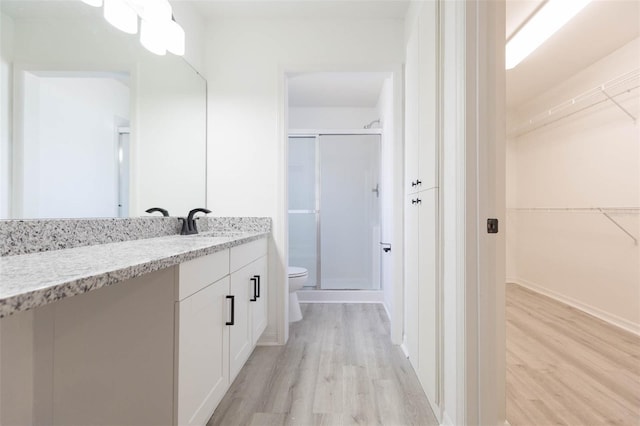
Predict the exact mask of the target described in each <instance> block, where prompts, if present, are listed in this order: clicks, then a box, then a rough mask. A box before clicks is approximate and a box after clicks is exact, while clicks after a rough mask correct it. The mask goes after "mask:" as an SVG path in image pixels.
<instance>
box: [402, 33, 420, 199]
mask: <svg viewBox="0 0 640 426" xmlns="http://www.w3.org/2000/svg"><path fill="white" fill-rule="evenodd" d="M419 48H420V45H419V38H418V32H417V31H413V32H412V34H411V37H410V38H409V41H408V42H407V63H406V65H405V70H404V73H405V74H404V75H405V77H404V78H405V80H404V87H405V113H404V117H405V118H404V120H405V121H404V129H405V130H404V132H405V133H404V134H405V136H404V139H405V148H404V149H405V156H404V158H405V177H404V180H405V193H406V194H410V193H414V192H417V191H418V189H419V188H420V186H419V185H417V183H416V181H417V180H418V179H419V178H420V176H419V173H418V126H419V124H418V123H419V122H420V113H419V111H418V108H419V97H418V93H419V89H418V80H419V73H420V71H419V66H418V65H419V57H420V50H419Z"/></svg>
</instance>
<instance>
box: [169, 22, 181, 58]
mask: <svg viewBox="0 0 640 426" xmlns="http://www.w3.org/2000/svg"><path fill="white" fill-rule="evenodd" d="M165 34H166V41H167V50H168V51H169V52H171V53H173V54H174V55H178V56H183V55H184V44H185V43H184V42H185V40H184V30H183V29H182V27H181V26H180V24H178V23H177V22H176V21H174V20H173V19H172V20H171V21H169V23H168V24H166V25H165Z"/></svg>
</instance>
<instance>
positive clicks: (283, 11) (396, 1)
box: [189, 0, 409, 19]
mask: <svg viewBox="0 0 640 426" xmlns="http://www.w3.org/2000/svg"><path fill="white" fill-rule="evenodd" d="M189 1H190V3H191V4H192V5H193V6H194V7H195V8H196V10H197V11H198V12H199V13H200V14H201V15H202V16H205V17H207V18H259V19H287V18H292V19H308V18H319V19H325V18H339V19H340V18H345V19H353V18H356V19H357V18H362V19H404V16H405V14H406V12H407V8H408V6H409V1H408V0H373V1H372V0H189Z"/></svg>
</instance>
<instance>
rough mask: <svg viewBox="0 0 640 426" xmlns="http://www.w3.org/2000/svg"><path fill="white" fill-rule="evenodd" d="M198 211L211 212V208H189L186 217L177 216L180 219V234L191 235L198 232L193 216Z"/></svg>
mask: <svg viewBox="0 0 640 426" xmlns="http://www.w3.org/2000/svg"><path fill="white" fill-rule="evenodd" d="M198 212H202V213H211V210H209V209H205V208H202V207H200V208H197V209H193V210H191V211H190V212H189V215H188V216H187V218H186V219H185V218H184V217H179V218H178V219H180V220H181V221H182V230H181V231H180V235H193V234H197V233H198V228H197V227H196V220H195V219H194V218H193V217H194V216H195V214H196V213H198Z"/></svg>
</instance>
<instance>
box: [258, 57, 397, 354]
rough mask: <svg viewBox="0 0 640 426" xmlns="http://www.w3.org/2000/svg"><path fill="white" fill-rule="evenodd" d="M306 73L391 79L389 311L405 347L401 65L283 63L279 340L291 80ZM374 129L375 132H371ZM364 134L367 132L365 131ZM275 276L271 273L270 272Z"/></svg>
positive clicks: (283, 322) (283, 325)
mask: <svg viewBox="0 0 640 426" xmlns="http://www.w3.org/2000/svg"><path fill="white" fill-rule="evenodd" d="M305 72H386V73H389V74H390V75H391V76H392V79H393V80H392V83H393V100H392V102H393V118H394V122H395V123H396V124H395V126H394V130H393V140H394V147H393V163H392V167H393V173H392V174H393V179H392V181H393V182H392V185H393V196H392V200H393V201H392V210H393V213H392V219H391V223H392V224H393V225H392V228H393V239H392V241H391V244H392V246H393V250H392V252H391V254H392V259H391V263H392V265H393V266H392V267H393V280H392V281H393V288H392V294H393V307H392V309H391V310H390V312H389V311H388V314H389V320H390V323H391V324H390V325H391V342H392V343H393V344H396V345H400V344H402V332H403V321H404V297H403V292H404V285H403V277H404V264H403V259H404V250H403V246H404V235H403V232H404V211H403V209H402V206H403V203H404V140H403V126H402V125H401V123H403V98H404V95H403V87H404V77H403V66H402V64H399V63H378V64H375V63H374V64H361V65H357V64H325V65H320V66H318V65H308V64H307V65H302V64H281V65H279V67H278V76H279V84H278V110H279V111H280V114H279V115H278V134H279V135H280V144H279V155H278V158H279V164H278V205H279V209H278V212H277V216H278V218H277V219H278V222H279V223H280V224H282V225H281V228H280V229H274V231H273V237H274V239H275V240H276V245H277V246H278V247H280V248H281V251H280V256H281V259H282V261H281V262H280V263H279V264H278V265H277V268H274V271H273V275H272V277H273V278H274V279H273V282H278V283H282V284H281V285H279V286H278V288H277V291H276V292H275V293H276V323H277V341H278V343H279V344H285V343H286V342H287V341H288V339H289V282H288V277H287V274H286V268H287V265H288V263H289V255H288V251H289V243H288V237H289V235H288V223H289V222H288V219H287V217H288V215H287V210H288V194H287V182H288V173H287V164H288V156H289V153H288V147H287V145H288V143H287V142H288V136H289V117H288V113H289V102H288V78H289V76H290V75H295V74H298V73H305ZM372 130H373V129H372ZM361 131H364V129H362V130H361ZM270 274H272V272H270Z"/></svg>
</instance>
